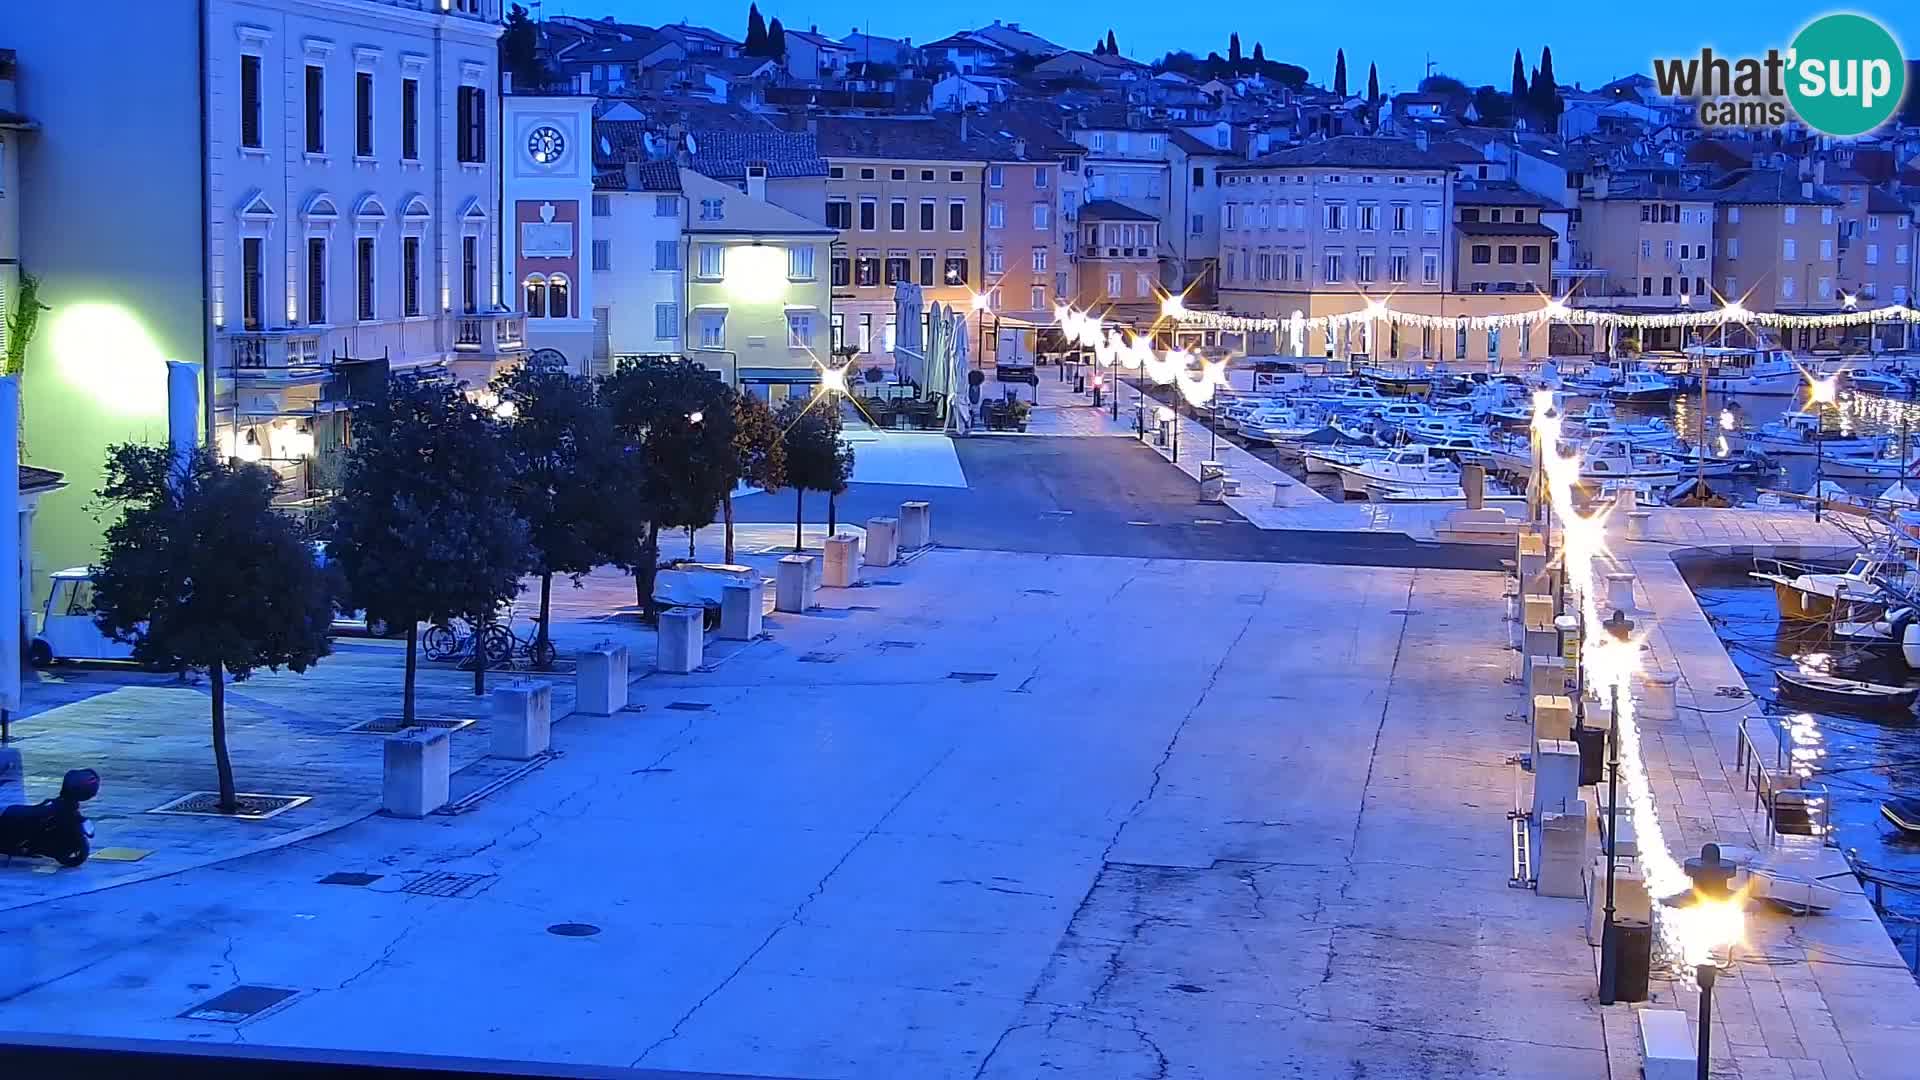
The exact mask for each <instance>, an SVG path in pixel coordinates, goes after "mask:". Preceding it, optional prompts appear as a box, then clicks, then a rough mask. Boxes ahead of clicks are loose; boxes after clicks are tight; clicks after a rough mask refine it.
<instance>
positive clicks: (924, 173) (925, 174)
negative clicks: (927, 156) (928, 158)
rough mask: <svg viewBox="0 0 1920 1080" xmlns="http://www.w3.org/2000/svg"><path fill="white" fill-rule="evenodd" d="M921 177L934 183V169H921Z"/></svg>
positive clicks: (927, 181)
mask: <svg viewBox="0 0 1920 1080" xmlns="http://www.w3.org/2000/svg"><path fill="white" fill-rule="evenodd" d="M920 179H921V180H922V181H924V182H926V183H932V182H933V170H932V169H921V170H920Z"/></svg>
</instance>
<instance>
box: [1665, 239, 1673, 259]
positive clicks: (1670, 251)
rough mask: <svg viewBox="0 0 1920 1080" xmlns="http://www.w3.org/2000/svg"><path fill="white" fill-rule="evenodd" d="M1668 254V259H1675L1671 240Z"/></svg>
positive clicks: (1668, 242) (1667, 250)
mask: <svg viewBox="0 0 1920 1080" xmlns="http://www.w3.org/2000/svg"><path fill="white" fill-rule="evenodd" d="M1666 252H1667V258H1669V259H1671V258H1673V241H1671V240H1669V241H1667V247H1666Z"/></svg>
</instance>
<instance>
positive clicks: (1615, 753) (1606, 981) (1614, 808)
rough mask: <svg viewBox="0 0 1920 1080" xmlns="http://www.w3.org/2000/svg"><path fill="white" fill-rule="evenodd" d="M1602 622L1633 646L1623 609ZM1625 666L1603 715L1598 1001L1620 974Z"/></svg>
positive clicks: (1610, 996)
mask: <svg viewBox="0 0 1920 1080" xmlns="http://www.w3.org/2000/svg"><path fill="white" fill-rule="evenodd" d="M1602 625H1603V626H1604V627H1605V628H1606V631H1607V634H1608V636H1610V637H1612V638H1613V641H1614V644H1611V645H1609V646H1607V647H1608V648H1626V649H1630V648H1632V647H1633V645H1632V637H1633V620H1632V619H1629V618H1627V613H1626V612H1624V611H1620V610H1617V609H1616V610H1615V611H1614V613H1613V615H1612V616H1611V617H1610V618H1608V619H1607V621H1606V622H1605V623H1603V624H1602ZM1628 670H1630V669H1628V668H1627V666H1626V665H1620V667H1619V668H1618V669H1617V671H1618V674H1616V676H1615V678H1614V679H1613V680H1612V685H1611V689H1612V699H1613V700H1612V711H1611V713H1609V715H1608V717H1607V900H1606V908H1605V914H1606V922H1605V923H1604V924H1602V927H1601V931H1600V1004H1602V1005H1611V1004H1613V1002H1614V997H1615V993H1614V992H1615V990H1616V989H1617V988H1618V985H1619V978H1620V931H1619V929H1618V928H1617V927H1616V926H1615V925H1614V918H1613V875H1614V871H1615V869H1616V866H1615V863H1616V862H1617V861H1618V849H1619V846H1620V683H1621V682H1622V681H1623V680H1624V678H1625V676H1626V672H1627V671H1628Z"/></svg>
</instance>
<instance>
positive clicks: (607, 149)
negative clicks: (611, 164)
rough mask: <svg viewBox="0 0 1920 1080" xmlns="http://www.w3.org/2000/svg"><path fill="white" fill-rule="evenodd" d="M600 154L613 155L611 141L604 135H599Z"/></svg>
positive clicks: (603, 155) (602, 155)
mask: <svg viewBox="0 0 1920 1080" xmlns="http://www.w3.org/2000/svg"><path fill="white" fill-rule="evenodd" d="M600 156H601V157H612V156H613V143H611V142H609V141H608V140H607V137H606V136H605V135H602V136H600Z"/></svg>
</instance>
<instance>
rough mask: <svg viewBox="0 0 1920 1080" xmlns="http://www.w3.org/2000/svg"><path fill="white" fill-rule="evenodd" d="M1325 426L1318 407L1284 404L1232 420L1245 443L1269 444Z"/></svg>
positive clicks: (1296, 437) (1296, 436)
mask: <svg viewBox="0 0 1920 1080" xmlns="http://www.w3.org/2000/svg"><path fill="white" fill-rule="evenodd" d="M1324 426H1326V419H1325V418H1324V417H1323V416H1322V415H1321V413H1320V410H1318V409H1305V408H1296V407H1291V406H1288V407H1283V408H1278V409H1259V410H1256V411H1254V412H1252V413H1250V414H1248V415H1247V416H1244V417H1242V418H1241V419H1239V420H1238V421H1236V422H1235V423H1234V430H1235V431H1237V432H1239V433H1240V437H1241V438H1243V439H1245V440H1247V441H1248V442H1255V443H1266V444H1268V445H1272V444H1273V443H1277V442H1286V441H1288V440H1291V439H1298V438H1300V437H1302V436H1305V435H1311V434H1313V433H1314V432H1316V431H1319V430H1320V429H1321V428H1322V427H1324Z"/></svg>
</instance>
